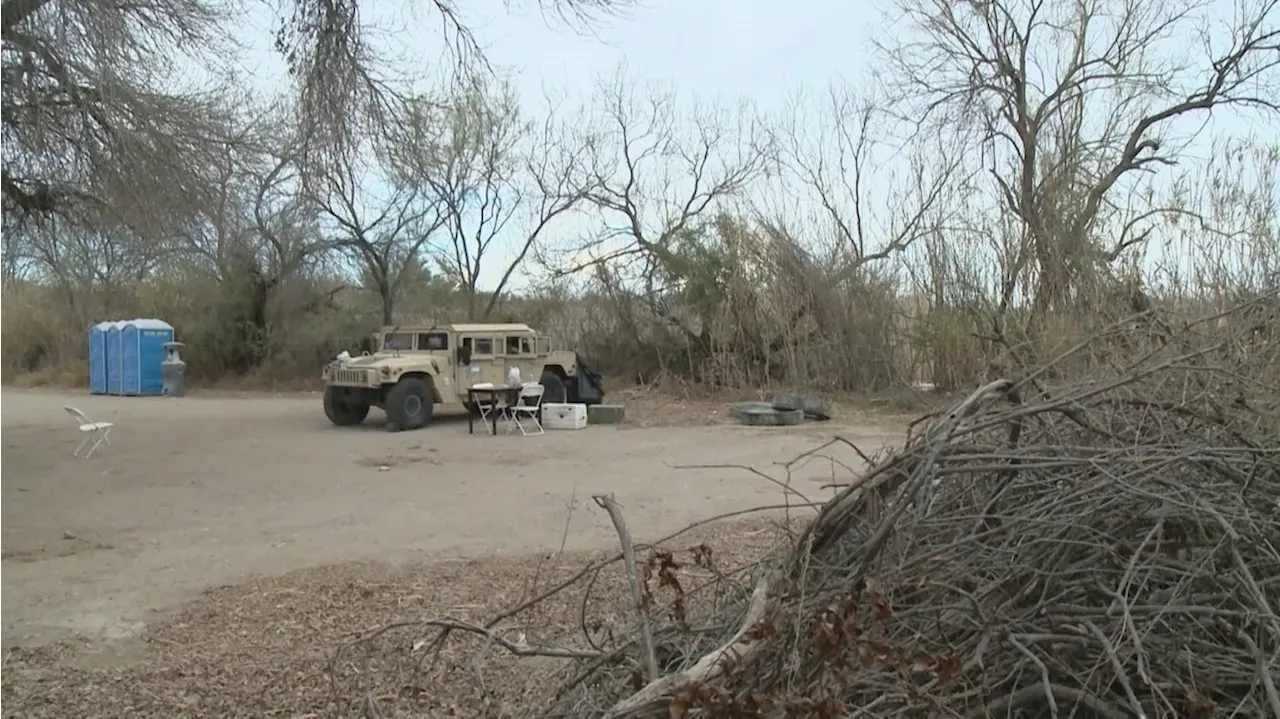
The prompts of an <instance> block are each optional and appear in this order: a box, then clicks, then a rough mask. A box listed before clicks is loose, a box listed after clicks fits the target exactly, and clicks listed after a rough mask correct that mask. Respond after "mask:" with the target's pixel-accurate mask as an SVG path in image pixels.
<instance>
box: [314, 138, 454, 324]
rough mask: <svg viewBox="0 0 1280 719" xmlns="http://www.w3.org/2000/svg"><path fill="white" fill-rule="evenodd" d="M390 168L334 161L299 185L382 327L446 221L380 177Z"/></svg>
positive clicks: (383, 162) (392, 179)
mask: <svg viewBox="0 0 1280 719" xmlns="http://www.w3.org/2000/svg"><path fill="white" fill-rule="evenodd" d="M374 154H378V153H374ZM393 164H394V163H391V162H389V161H388V160H387V159H386V158H385V157H380V158H379V161H378V162H375V163H371V166H367V167H360V166H357V164H356V163H355V162H354V161H352V160H351V159H350V158H348V157H344V156H339V157H337V158H335V160H334V162H332V163H331V164H329V165H326V166H323V167H320V168H316V169H313V170H312V171H311V172H309V173H308V174H307V175H306V177H305V181H304V186H305V188H306V192H307V196H308V198H309V199H310V201H311V202H312V203H313V204H314V206H315V207H316V208H317V209H318V210H319V211H320V213H321V214H322V215H323V216H324V217H325V219H326V220H327V222H328V223H329V224H330V225H331V226H332V229H333V232H334V234H335V235H336V236H335V238H334V240H333V246H334V247H335V248H337V249H339V250H341V251H343V252H344V253H346V254H347V255H348V256H349V257H351V258H352V259H353V260H355V261H356V262H357V263H358V264H359V265H360V266H361V267H362V268H363V270H364V274H365V276H366V277H367V278H368V280H369V281H370V282H372V284H373V285H374V287H373V289H374V290H376V291H377V293H378V297H379V299H380V300H381V302H382V322H383V324H387V325H389V324H392V323H393V321H394V317H395V303H396V298H397V297H398V296H399V294H400V290H401V288H402V286H403V284H404V282H405V280H406V279H407V278H408V277H409V276H410V275H412V274H413V271H414V270H415V269H417V268H419V267H420V266H421V265H422V259H423V257H422V255H423V251H424V249H425V247H426V246H427V243H428V242H429V241H430V240H431V238H432V235H433V234H434V233H435V232H436V231H437V230H439V228H440V227H441V226H442V224H443V223H444V221H445V217H446V216H445V214H444V213H443V212H442V209H441V205H440V203H439V202H438V201H437V200H436V199H435V198H432V197H429V196H426V195H424V194H423V193H422V192H421V191H420V190H419V188H418V187H416V186H414V185H412V184H406V183H405V182H403V181H401V180H402V178H400V177H396V176H395V174H394V173H386V172H383V170H384V168H385V167H386V166H387V165H393ZM375 180H377V181H378V182H375ZM375 185H381V187H375Z"/></svg>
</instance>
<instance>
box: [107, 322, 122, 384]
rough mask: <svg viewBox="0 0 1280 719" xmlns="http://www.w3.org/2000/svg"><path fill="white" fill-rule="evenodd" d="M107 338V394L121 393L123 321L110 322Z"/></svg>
mask: <svg viewBox="0 0 1280 719" xmlns="http://www.w3.org/2000/svg"><path fill="white" fill-rule="evenodd" d="M106 324H107V331H106V336H107V337H106V339H107V394H121V388H120V380H121V379H122V376H123V375H122V374H121V372H120V369H121V366H122V365H121V359H120V349H121V346H120V330H121V329H122V327H123V325H124V323H123V322H108V323H106Z"/></svg>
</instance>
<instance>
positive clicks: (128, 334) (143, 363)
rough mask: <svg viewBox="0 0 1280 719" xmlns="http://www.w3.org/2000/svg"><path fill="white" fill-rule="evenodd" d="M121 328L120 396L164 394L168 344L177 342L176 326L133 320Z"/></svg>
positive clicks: (154, 321)
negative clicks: (163, 369)
mask: <svg viewBox="0 0 1280 719" xmlns="http://www.w3.org/2000/svg"><path fill="white" fill-rule="evenodd" d="M121 324H122V325H123V327H121V328H120V362H121V367H120V393H121V394H124V395H131V396H136V395H159V394H163V393H164V376H163V375H162V374H161V369H160V365H161V364H163V363H164V357H165V351H164V345H165V343H166V342H172V341H173V325H171V324H169V323H168V322H163V321H161V320H131V321H129V322H122V323H121Z"/></svg>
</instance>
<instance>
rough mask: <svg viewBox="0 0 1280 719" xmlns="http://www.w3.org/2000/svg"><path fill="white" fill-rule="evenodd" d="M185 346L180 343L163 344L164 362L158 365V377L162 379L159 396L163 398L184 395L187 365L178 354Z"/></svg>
mask: <svg viewBox="0 0 1280 719" xmlns="http://www.w3.org/2000/svg"><path fill="white" fill-rule="evenodd" d="M185 346H186V345H184V344H183V343H181V342H165V343H164V362H161V363H160V375H161V376H162V377H163V378H164V389H163V390H162V391H161V394H163V395H164V396H165V397H181V396H182V395H183V394H185V393H186V376H187V363H186V362H183V361H182V356H181V355H180V354H178V352H179V350H181V349H182V348H183V347H185Z"/></svg>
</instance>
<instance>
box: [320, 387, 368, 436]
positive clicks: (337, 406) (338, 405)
mask: <svg viewBox="0 0 1280 719" xmlns="http://www.w3.org/2000/svg"><path fill="white" fill-rule="evenodd" d="M324 416H326V417H328V418H329V421H330V422H333V423H334V424H336V425H338V426H339V427H350V426H351V425H356V424H360V423H361V422H363V421H364V418H365V417H368V416H369V403H368V402H366V401H365V398H364V396H363V395H362V393H361V392H360V390H358V389H349V388H347V387H325V388H324Z"/></svg>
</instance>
